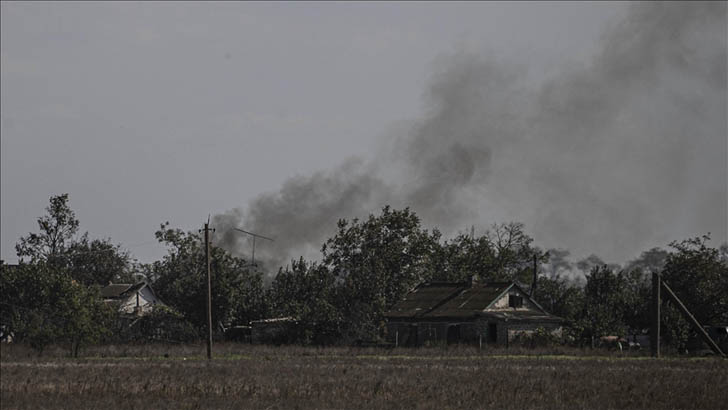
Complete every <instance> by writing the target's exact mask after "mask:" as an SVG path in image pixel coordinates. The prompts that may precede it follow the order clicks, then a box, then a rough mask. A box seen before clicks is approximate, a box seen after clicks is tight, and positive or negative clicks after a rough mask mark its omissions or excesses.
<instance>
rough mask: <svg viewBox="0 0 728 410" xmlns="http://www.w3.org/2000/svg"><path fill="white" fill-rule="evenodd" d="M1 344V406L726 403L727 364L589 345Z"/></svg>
mask: <svg viewBox="0 0 728 410" xmlns="http://www.w3.org/2000/svg"><path fill="white" fill-rule="evenodd" d="M204 350H205V349H204V346H159V345H157V346H152V347H150V346H137V347H133V346H106V347H100V348H95V349H91V350H88V351H86V352H85V354H86V356H85V357H83V358H80V359H70V358H67V357H66V356H65V355H66V352H64V351H62V350H51V351H48V352H46V353H44V356H43V357H37V355H36V354H35V353H33V352H32V351H30V350H27V349H25V348H23V347H21V346H8V345H4V346H2V355H1V356H2V357H1V360H0V371H1V378H0V379H1V383H0V384H1V390H0V392H1V394H2V396H1V397H0V398H1V401H0V407H1V408H3V409H16V408H43V409H60V408H63V409H67V408H93V409H114V408H118V409H139V408H150V409H207V408H214V409H238V408H252V409H360V408H366V409H410V408H416V409H448V408H469V409H471V408H472V409H476V408H478V409H479V408H482V409H490V408H493V409H560V408H579V409H584V408H587V409H617V408H619V409H726V408H728V389H727V388H726V386H728V361H726V360H721V359H685V358H668V359H660V360H654V359H650V358H646V357H642V356H622V355H621V354H618V353H608V352H599V353H600V355H598V356H594V355H593V354H594V351H564V350H553V351H533V350H522V351H521V350H517V349H509V350H506V349H487V350H483V351H479V350H477V349H472V348H451V349H443V348H430V349H417V350H414V349H392V350H381V349H348V348H325V349H317V348H302V347H266V346H250V345H236V344H227V345H217V346H215V354H216V357H215V359H214V360H213V361H212V362H208V361H207V360H206V359H204Z"/></svg>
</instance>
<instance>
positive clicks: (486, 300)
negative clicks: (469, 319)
mask: <svg viewBox="0 0 728 410" xmlns="http://www.w3.org/2000/svg"><path fill="white" fill-rule="evenodd" d="M512 286H513V283H512V282H496V283H488V284H473V285H472V286H470V287H466V288H462V289H461V290H460V291H459V292H458V293H457V294H456V295H455V296H454V297H452V298H450V299H448V300H447V301H445V302H444V303H443V304H442V305H440V306H439V307H438V308H437V309H435V310H433V311H431V312H428V313H426V314H424V315H423V316H425V317H463V316H473V315H476V314H478V313H480V312H482V311H483V310H484V309H487V308H488V307H489V306H490V305H492V304H493V302H495V300H496V299H498V297H499V296H500V295H502V294H503V292H506V291H507V290H508V289H510V288H511V287H512Z"/></svg>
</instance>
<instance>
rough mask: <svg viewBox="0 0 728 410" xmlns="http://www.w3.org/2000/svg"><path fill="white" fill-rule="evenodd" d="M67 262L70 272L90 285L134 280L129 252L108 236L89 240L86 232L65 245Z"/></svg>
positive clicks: (104, 284)
mask: <svg viewBox="0 0 728 410" xmlns="http://www.w3.org/2000/svg"><path fill="white" fill-rule="evenodd" d="M66 254H67V264H68V271H69V273H70V275H71V276H72V277H73V278H74V279H76V280H77V281H79V282H81V283H83V284H85V285H87V286H90V285H99V286H106V285H108V284H109V283H134V282H135V280H136V279H135V278H134V275H133V274H132V266H133V265H132V261H131V256H130V255H129V252H127V251H124V250H122V249H121V246H120V245H114V244H112V243H111V241H110V240H108V239H103V240H102V239H94V240H89V239H88V233H86V234H84V235H83V236H82V237H81V238H80V239H79V240H77V241H74V242H72V243H71V245H70V246H69V247H68V251H67V252H66Z"/></svg>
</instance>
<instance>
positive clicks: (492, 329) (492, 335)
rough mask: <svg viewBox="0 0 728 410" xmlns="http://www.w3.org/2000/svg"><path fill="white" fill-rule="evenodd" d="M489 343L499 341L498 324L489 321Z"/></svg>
mask: <svg viewBox="0 0 728 410" xmlns="http://www.w3.org/2000/svg"><path fill="white" fill-rule="evenodd" d="M488 343H498V325H496V324H495V323H488Z"/></svg>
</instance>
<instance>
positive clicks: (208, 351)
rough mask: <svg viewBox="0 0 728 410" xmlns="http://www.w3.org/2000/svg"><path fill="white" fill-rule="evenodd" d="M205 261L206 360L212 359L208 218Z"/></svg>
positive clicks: (208, 222)
mask: <svg viewBox="0 0 728 410" xmlns="http://www.w3.org/2000/svg"><path fill="white" fill-rule="evenodd" d="M213 231H214V230H213ZM205 261H206V262H207V360H212V290H211V285H210V221H209V220H208V221H207V223H206V224H205Z"/></svg>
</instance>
